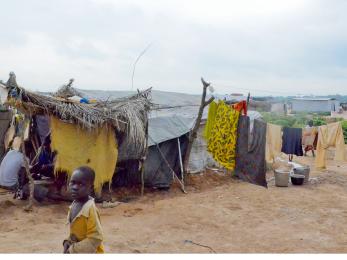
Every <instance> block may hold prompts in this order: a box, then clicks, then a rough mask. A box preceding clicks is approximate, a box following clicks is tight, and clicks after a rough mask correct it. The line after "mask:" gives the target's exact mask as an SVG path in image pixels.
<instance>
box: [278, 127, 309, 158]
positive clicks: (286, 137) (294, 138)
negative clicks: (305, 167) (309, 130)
mask: <svg viewBox="0 0 347 260" xmlns="http://www.w3.org/2000/svg"><path fill="white" fill-rule="evenodd" d="M282 152H283V153H285V154H295V155H296V156H303V155H304V153H303V150H302V129H301V128H290V127H284V128H283V135H282Z"/></svg>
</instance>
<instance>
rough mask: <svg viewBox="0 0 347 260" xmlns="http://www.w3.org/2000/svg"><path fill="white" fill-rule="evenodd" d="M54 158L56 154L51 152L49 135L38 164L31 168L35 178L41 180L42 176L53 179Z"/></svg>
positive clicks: (43, 145)
mask: <svg viewBox="0 0 347 260" xmlns="http://www.w3.org/2000/svg"><path fill="white" fill-rule="evenodd" d="M54 158H55V153H53V152H52V150H51V136H50V135H48V136H47V137H46V138H45V140H44V142H43V144H42V149H41V151H40V153H39V156H38V161H37V163H36V164H34V165H33V166H31V168H30V172H31V174H32V176H33V178H34V179H41V177H42V176H45V177H49V178H52V179H53V178H54Z"/></svg>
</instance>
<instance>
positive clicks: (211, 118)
mask: <svg viewBox="0 0 347 260" xmlns="http://www.w3.org/2000/svg"><path fill="white" fill-rule="evenodd" d="M217 107H218V105H217V103H216V102H215V101H212V102H211V103H210V105H209V107H208V114H207V121H206V125H205V128H204V138H205V139H206V140H208V139H209V138H210V135H211V131H212V128H213V126H214V122H215V120H216V112H217Z"/></svg>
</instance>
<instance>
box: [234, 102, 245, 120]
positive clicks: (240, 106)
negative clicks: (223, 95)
mask: <svg viewBox="0 0 347 260" xmlns="http://www.w3.org/2000/svg"><path fill="white" fill-rule="evenodd" d="M231 107H232V108H233V109H235V110H237V111H239V112H240V113H241V114H243V115H245V116H247V101H246V100H243V101H241V102H238V103H236V104H232V105H231Z"/></svg>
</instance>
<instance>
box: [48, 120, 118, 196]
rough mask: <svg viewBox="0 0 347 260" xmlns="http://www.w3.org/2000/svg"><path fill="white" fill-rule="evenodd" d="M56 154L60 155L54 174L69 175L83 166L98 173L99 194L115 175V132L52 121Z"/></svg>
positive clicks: (116, 152)
mask: <svg viewBox="0 0 347 260" xmlns="http://www.w3.org/2000/svg"><path fill="white" fill-rule="evenodd" d="M51 140H52V144H51V146H52V150H53V151H57V153H58V154H57V156H56V161H55V168H54V171H55V172H58V171H60V170H63V171H67V173H68V174H69V175H71V173H72V172H73V171H74V170H75V169H76V168H78V167H80V166H89V167H91V168H92V169H93V170H94V171H95V181H94V189H95V191H96V192H97V193H98V192H100V191H101V188H102V185H103V184H104V183H105V182H110V181H111V180H112V176H113V174H114V171H115V168H116V162H117V156H118V150H117V144H116V138H115V132H114V129H113V128H112V127H107V126H106V125H104V126H103V127H100V128H98V129H94V130H86V129H82V128H80V127H79V126H78V125H76V124H68V123H64V122H63V121H61V120H59V119H57V118H55V117H51Z"/></svg>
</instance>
